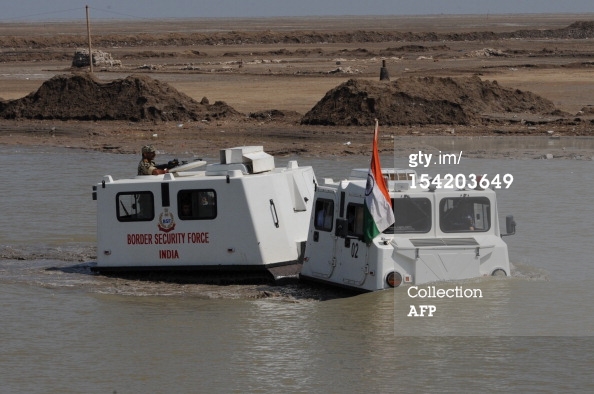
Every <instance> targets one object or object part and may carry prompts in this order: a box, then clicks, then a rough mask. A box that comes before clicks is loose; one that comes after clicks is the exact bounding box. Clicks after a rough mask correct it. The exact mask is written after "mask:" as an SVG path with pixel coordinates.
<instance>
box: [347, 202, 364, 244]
mask: <svg viewBox="0 0 594 394" xmlns="http://www.w3.org/2000/svg"><path fill="white" fill-rule="evenodd" d="M363 212H365V208H364V206H363V204H352V203H351V204H348V205H347V211H346V219H347V223H348V225H347V229H348V233H347V234H348V235H350V236H354V237H362V236H363Z"/></svg>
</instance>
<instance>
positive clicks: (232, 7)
mask: <svg viewBox="0 0 594 394" xmlns="http://www.w3.org/2000/svg"><path fill="white" fill-rule="evenodd" d="M87 5H88V6H89V10H90V13H91V18H92V19H93V20H96V21H103V20H105V21H114V20H155V19H161V20H162V19H271V18H336V17H362V16H366V17H373V16H394V17H398V16H409V17H420V16H446V15H452V16H455V15H458V16H464V15H469V16H472V15H480V16H483V15H503V16H505V15H546V14H551V15H574V14H575V15H578V14H582V15H583V14H594V2H592V0H566V1H564V2H543V1H541V0H498V1H497V2H493V1H491V0H447V1H440V2H438V1H434V0H367V1H365V2H361V1H355V0H300V1H299V2H295V1H292V0H291V1H287V0H242V1H238V0H217V1H215V2H213V1H209V0H169V1H168V2H152V1H151V2H146V1H139V0H117V1H116V0H88V1H86V2H85V3H81V1H80V0H53V1H52V2H47V1H46V0H21V1H18V2H12V3H11V4H10V6H9V7H5V8H4V9H3V10H2V15H0V23H2V22H47V23H49V22H68V21H72V20H79V19H84V18H85V6H87Z"/></svg>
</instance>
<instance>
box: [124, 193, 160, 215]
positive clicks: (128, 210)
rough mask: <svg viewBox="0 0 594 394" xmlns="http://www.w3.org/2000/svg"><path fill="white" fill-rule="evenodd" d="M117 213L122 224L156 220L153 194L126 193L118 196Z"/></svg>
mask: <svg viewBox="0 0 594 394" xmlns="http://www.w3.org/2000/svg"><path fill="white" fill-rule="evenodd" d="M116 204H117V207H116V212H117V217H118V220H119V221H120V222H139V221H150V220H153V219H154V218H155V208H154V207H155V204H154V197H153V193H151V192H125V193H118V194H117V195H116Z"/></svg>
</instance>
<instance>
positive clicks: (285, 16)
mask: <svg viewBox="0 0 594 394" xmlns="http://www.w3.org/2000/svg"><path fill="white" fill-rule="evenodd" d="M529 15H538V16H546V15H552V16H553V15H558V16H563V15H567V16H571V15H575V16H578V15H579V16H587V15H592V16H593V17H594V11H592V12H587V13H584V12H540V13H535V12H533V13H502V14H495V13H489V14H407V15H399V14H377V15H372V14H369V15H276V16H185V17H177V16H175V17H174V16H171V17H165V16H161V17H158V16H155V17H143V18H135V19H128V18H124V17H120V18H116V17H112V18H98V17H96V16H93V15H90V17H91V19H92V20H93V21H94V22H103V21H105V22H115V21H129V22H142V21H147V20H193V19H209V20H215V19H306V18H314V19H340V18H377V17H383V18H392V17H396V18H398V17H402V18H422V17H428V18H431V17H436V16H443V17H469V18H471V17H477V16H487V17H489V16H492V17H497V16H529ZM85 17H86V16H83V17H81V18H65V19H25V20H23V19H21V20H5V19H0V23H65V22H72V21H77V20H79V19H84V18H85Z"/></svg>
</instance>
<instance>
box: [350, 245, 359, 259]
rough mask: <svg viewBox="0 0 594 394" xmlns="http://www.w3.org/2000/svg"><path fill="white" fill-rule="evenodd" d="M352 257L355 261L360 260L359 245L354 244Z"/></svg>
mask: <svg viewBox="0 0 594 394" xmlns="http://www.w3.org/2000/svg"><path fill="white" fill-rule="evenodd" d="M351 257H352V258H354V259H358V258H359V243H357V242H353V244H352V245H351Z"/></svg>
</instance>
